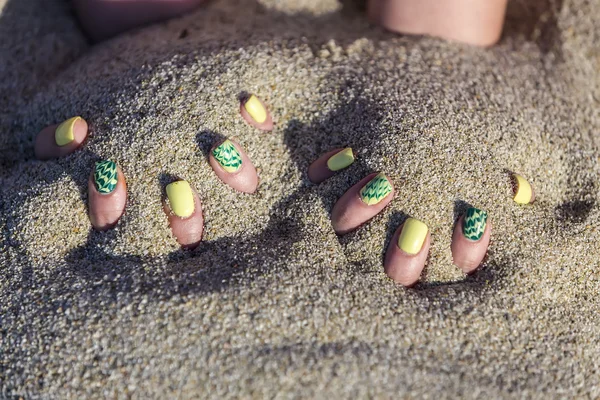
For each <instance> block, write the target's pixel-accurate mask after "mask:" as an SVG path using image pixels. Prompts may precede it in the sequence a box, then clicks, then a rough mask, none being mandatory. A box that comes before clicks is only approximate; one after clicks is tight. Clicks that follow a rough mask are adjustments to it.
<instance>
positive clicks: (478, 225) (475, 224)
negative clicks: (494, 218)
mask: <svg viewBox="0 0 600 400" xmlns="http://www.w3.org/2000/svg"><path fill="white" fill-rule="evenodd" d="M487 217H488V215H487V213H486V212H485V211H483V210H480V209H478V208H474V207H470V208H468V209H467V212H466V213H465V216H464V218H463V226H462V232H463V235H465V237H466V238H467V239H469V240H473V241H475V242H476V241H478V240H479V239H481V237H482V236H483V233H484V232H485V225H486V223H487Z"/></svg>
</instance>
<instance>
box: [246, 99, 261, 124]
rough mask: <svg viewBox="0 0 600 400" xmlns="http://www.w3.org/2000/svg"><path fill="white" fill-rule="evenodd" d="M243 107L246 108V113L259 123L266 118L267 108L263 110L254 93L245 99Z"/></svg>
mask: <svg viewBox="0 0 600 400" xmlns="http://www.w3.org/2000/svg"><path fill="white" fill-rule="evenodd" d="M244 108H246V111H248V114H250V116H251V117H252V119H253V120H255V121H256V122H258V123H259V124H262V123H263V122H265V121H266V120H267V110H265V107H264V106H263V105H262V103H261V102H260V100H259V99H258V98H257V97H256V96H255V95H251V96H250V98H249V99H248V100H246V102H245V103H244Z"/></svg>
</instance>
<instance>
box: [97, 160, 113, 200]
mask: <svg viewBox="0 0 600 400" xmlns="http://www.w3.org/2000/svg"><path fill="white" fill-rule="evenodd" d="M94 183H95V184H96V189H98V192H100V193H103V194H108V193H111V192H112V191H113V190H115V187H117V164H115V163H114V162H113V161H110V160H105V161H100V162H97V163H96V169H95V170H94Z"/></svg>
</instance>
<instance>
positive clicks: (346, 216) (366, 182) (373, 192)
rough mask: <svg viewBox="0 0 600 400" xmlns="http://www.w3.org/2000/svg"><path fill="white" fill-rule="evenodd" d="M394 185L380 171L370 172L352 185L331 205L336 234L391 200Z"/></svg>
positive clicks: (352, 225)
mask: <svg viewBox="0 0 600 400" xmlns="http://www.w3.org/2000/svg"><path fill="white" fill-rule="evenodd" d="M393 197H394V186H393V185H392V183H391V181H390V180H389V179H388V178H387V177H386V176H385V175H384V174H382V173H380V174H377V173H374V174H370V175H369V176H367V177H365V178H364V179H362V180H361V181H360V182H358V183H357V184H356V185H354V186H352V187H351V188H350V189H348V191H347V192H346V193H344V195H343V196H342V197H340V199H339V200H338V201H337V203H335V206H333V210H332V211H331V223H332V225H333V229H334V230H335V232H336V233H338V234H345V233H348V232H350V231H352V230H354V229H356V228H358V227H359V226H360V225H362V224H364V223H365V222H367V221H368V220H370V219H371V218H373V217H374V216H375V215H377V214H378V213H379V212H380V211H381V210H383V209H384V208H385V206H387V205H388V204H389V202H390V201H392V198H393Z"/></svg>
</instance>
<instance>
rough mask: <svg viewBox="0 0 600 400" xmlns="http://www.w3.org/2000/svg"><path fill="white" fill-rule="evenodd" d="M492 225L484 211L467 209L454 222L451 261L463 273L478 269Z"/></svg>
mask: <svg viewBox="0 0 600 400" xmlns="http://www.w3.org/2000/svg"><path fill="white" fill-rule="evenodd" d="M491 232H492V224H491V222H490V221H489V219H488V215H487V213H486V212H485V211H483V210H480V209H477V208H473V207H471V208H469V209H467V212H466V213H465V214H464V215H462V216H461V217H460V218H459V219H458V221H457V222H456V226H455V227H454V233H453V235H452V245H451V249H452V259H453V261H454V264H455V265H456V266H457V267H459V268H460V269H462V270H463V271H464V272H465V273H467V274H468V273H471V272H473V271H475V270H476V269H477V267H479V265H480V264H481V262H482V261H483V258H484V257H485V253H486V252H487V248H488V245H489V244H490V236H491Z"/></svg>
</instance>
